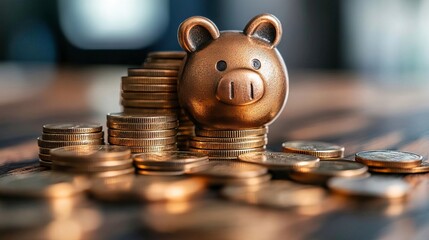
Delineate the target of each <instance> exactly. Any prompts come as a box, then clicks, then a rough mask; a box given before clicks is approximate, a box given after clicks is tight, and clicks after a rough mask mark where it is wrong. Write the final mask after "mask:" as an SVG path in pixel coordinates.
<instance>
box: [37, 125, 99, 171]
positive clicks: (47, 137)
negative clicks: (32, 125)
mask: <svg viewBox="0 0 429 240" xmlns="http://www.w3.org/2000/svg"><path fill="white" fill-rule="evenodd" d="M102 130H103V128H102V126H101V125H99V124H91V123H53V124H46V125H43V133H42V136H40V137H38V138H37V142H38V145H39V163H40V166H44V167H48V168H50V167H51V166H52V161H51V154H50V150H51V149H54V148H58V147H65V146H76V145H100V144H104V133H103V131H102Z"/></svg>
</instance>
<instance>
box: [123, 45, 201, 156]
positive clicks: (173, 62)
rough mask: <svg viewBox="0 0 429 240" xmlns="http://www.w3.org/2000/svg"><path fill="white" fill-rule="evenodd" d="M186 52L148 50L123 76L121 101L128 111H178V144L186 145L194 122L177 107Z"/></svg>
mask: <svg viewBox="0 0 429 240" xmlns="http://www.w3.org/2000/svg"><path fill="white" fill-rule="evenodd" d="M185 56H186V53H185V52H151V53H149V54H148V57H147V58H146V60H145V62H144V63H143V67H142V68H134V69H128V76H126V77H122V93H121V96H122V98H121V104H122V105H123V107H124V112H126V113H129V114H136V113H137V114H138V113H156V114H166V113H173V114H178V118H179V128H178V138H177V143H178V144H177V146H178V147H179V149H181V150H186V149H187V148H188V141H189V138H190V137H191V136H193V135H194V125H193V123H192V122H191V121H190V120H189V118H188V117H187V116H186V114H184V113H183V112H182V111H181V110H180V107H179V102H178V100H177V78H178V74H179V69H180V67H181V66H182V64H183V59H184V57H185Z"/></svg>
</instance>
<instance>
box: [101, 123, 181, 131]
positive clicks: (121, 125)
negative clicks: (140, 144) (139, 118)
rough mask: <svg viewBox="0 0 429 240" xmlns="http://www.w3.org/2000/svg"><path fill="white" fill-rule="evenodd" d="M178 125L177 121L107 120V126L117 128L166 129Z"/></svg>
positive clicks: (129, 129) (130, 129)
mask: <svg viewBox="0 0 429 240" xmlns="http://www.w3.org/2000/svg"><path fill="white" fill-rule="evenodd" d="M178 125H179V123H178V122H177V121H174V122H163V123H115V122H110V121H107V126H108V127H109V128H113V129H118V130H128V131H132V130H168V129H174V128H176V127H177V126H178Z"/></svg>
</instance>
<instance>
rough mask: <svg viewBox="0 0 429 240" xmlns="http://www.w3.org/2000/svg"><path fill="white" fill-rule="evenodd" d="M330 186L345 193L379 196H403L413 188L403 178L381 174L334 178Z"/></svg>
mask: <svg viewBox="0 0 429 240" xmlns="http://www.w3.org/2000/svg"><path fill="white" fill-rule="evenodd" d="M328 187H329V188H330V189H331V190H333V191H334V192H338V193H341V194H345V195H350V196H359V197H377V198H402V197H405V196H406V195H407V194H408V193H409V191H410V190H411V187H410V185H409V184H408V183H407V182H405V181H404V180H402V179H399V178H391V177H380V176H371V177H366V178H341V177H337V178H332V179H331V180H329V182H328Z"/></svg>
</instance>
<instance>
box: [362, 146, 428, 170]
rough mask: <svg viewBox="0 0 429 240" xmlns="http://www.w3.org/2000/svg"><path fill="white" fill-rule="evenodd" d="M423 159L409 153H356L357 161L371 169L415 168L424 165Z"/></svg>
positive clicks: (376, 151)
mask: <svg viewBox="0 0 429 240" xmlns="http://www.w3.org/2000/svg"><path fill="white" fill-rule="evenodd" d="M422 159H423V157H422V156H420V155H418V154H415V153H409V152H401V151H393V150H374V151H363V152H359V153H356V155H355V160H356V161H357V162H361V163H363V164H365V165H368V166H370V167H389V168H413V167H418V166H420V164H421V163H422Z"/></svg>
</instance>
